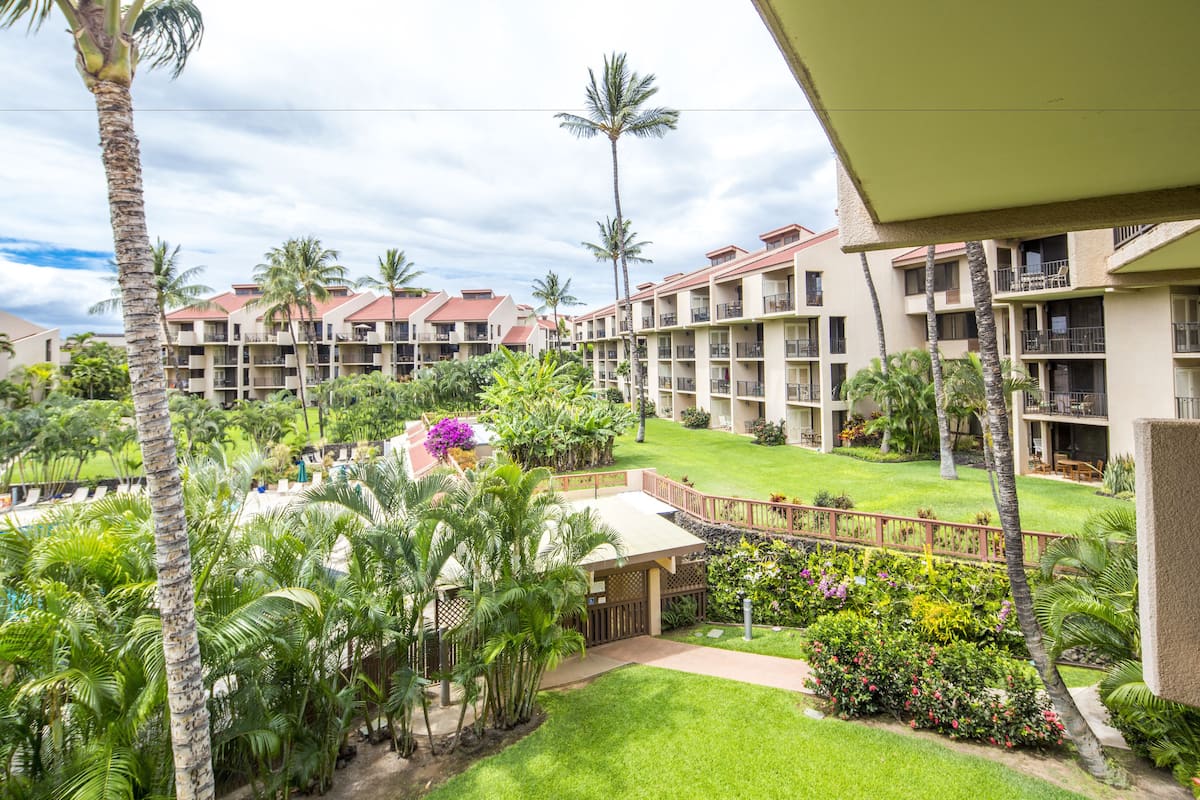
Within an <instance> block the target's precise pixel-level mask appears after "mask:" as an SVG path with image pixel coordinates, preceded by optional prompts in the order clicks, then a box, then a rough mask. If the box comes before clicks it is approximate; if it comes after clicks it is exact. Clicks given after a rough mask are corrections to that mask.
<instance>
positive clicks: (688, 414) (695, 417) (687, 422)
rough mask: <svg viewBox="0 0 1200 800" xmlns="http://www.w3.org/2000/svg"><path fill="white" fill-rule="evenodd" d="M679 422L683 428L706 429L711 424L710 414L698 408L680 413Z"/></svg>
mask: <svg viewBox="0 0 1200 800" xmlns="http://www.w3.org/2000/svg"><path fill="white" fill-rule="evenodd" d="M679 421H680V422H681V423H682V424H683V427H685V428H707V427H708V424H709V423H710V422H712V414H710V413H708V412H707V411H705V410H704V409H703V408H700V407H699V406H692V407H691V408H685V409H684V410H683V411H682V412H680V414H679Z"/></svg>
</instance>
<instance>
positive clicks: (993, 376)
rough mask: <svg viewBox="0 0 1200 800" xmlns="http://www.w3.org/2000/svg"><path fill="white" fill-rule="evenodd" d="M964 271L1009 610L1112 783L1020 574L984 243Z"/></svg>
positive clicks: (971, 252)
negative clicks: (980, 376) (989, 441)
mask: <svg viewBox="0 0 1200 800" xmlns="http://www.w3.org/2000/svg"><path fill="white" fill-rule="evenodd" d="M967 265H968V267H969V269H970V273H971V291H972V293H973V294H974V296H975V297H974V299H975V320H976V323H977V327H978V328H979V359H980V365H981V368H982V369H981V371H982V374H983V383H984V395H985V398H986V408H987V420H988V425H987V427H986V428H985V431H984V432H985V435H987V434H989V433H990V435H991V438H992V448H993V458H994V461H995V468H996V470H995V471H996V484H997V486H996V492H997V494H996V510H997V512H998V513H999V515H1000V525H1001V527H1002V528H1003V531H1004V560H1005V565H1006V567H1007V572H1008V581H1009V586H1010V589H1011V591H1012V598H1013V608H1014V609H1015V610H1016V612H1017V622H1018V624H1019V625H1020V627H1021V633H1022V635H1023V636H1024V638H1025V646H1026V647H1027V648H1028V650H1029V655H1030V658H1032V659H1033V663H1034V665H1035V666H1036V667H1037V671H1038V674H1039V675H1040V676H1041V678H1042V683H1043V684H1045V686H1046V693H1047V694H1048V695H1049V696H1050V701H1051V702H1052V703H1054V707H1055V708H1056V709H1057V710H1058V713H1059V716H1060V717H1061V718H1062V720H1063V725H1064V726H1065V727H1066V729H1067V733H1068V734H1070V736H1071V741H1072V742H1073V743H1074V744H1075V747H1076V749H1077V750H1078V752H1079V757H1080V759H1082V761H1083V765H1084V767H1085V768H1086V769H1087V771H1088V772H1089V773H1091V775H1092V776H1093V777H1095V778H1097V779H1099V780H1106V779H1109V778H1111V777H1113V776H1112V775H1110V772H1109V767H1108V764H1107V763H1106V761H1105V758H1104V751H1103V749H1101V747H1100V740H1099V739H1097V738H1096V734H1095V733H1094V732H1093V731H1092V729H1091V727H1090V726H1089V725H1088V722H1087V719H1085V718H1084V716H1083V714H1081V713H1080V712H1079V707H1078V706H1076V705H1075V699H1074V698H1073V697H1072V696H1071V693H1070V691H1068V690H1067V685H1066V684H1065V683H1064V682H1063V679H1062V676H1061V675H1059V674H1058V669H1057V667H1055V665H1054V662H1053V661H1052V660H1051V658H1050V654H1049V652H1048V651H1047V649H1046V642H1045V640H1044V639H1043V637H1042V628H1041V625H1039V624H1038V620H1037V616H1036V615H1035V613H1034V608H1033V594H1032V593H1031V592H1030V589H1029V578H1028V576H1027V575H1026V574H1025V542H1024V539H1023V538H1022V536H1021V510H1020V506H1019V504H1018V502H1017V480H1016V474H1015V472H1014V470H1013V449H1012V436H1011V434H1010V433H1009V430H1008V406H1007V401H1006V400H1005V395H1004V380H1003V375H1002V373H1001V366H1000V349H999V345H998V343H997V337H996V317H995V314H994V313H993V310H992V286H991V284H990V283H989V282H988V265H987V256H986V255H985V254H984V251H983V243H982V242H978V241H972V242H967Z"/></svg>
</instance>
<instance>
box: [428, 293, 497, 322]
mask: <svg viewBox="0 0 1200 800" xmlns="http://www.w3.org/2000/svg"><path fill="white" fill-rule="evenodd" d="M504 300H505V298H504V297H503V296H501V297H492V298H490V299H487V300H469V299H466V298H463V297H454V298H451V299H450V300H449V301H447V302H446V303H445V304H444V305H443V306H442V307H441V308H439V309H438V310H437V311H435V312H433V313H432V314H430V315H429V316H428V317H427V318H426V319H427V320H428V321H429V322H456V321H459V322H482V321H484V320H486V319H487V318H488V317H489V316H490V315H491V313H492V312H493V311H495V310H496V308H497V307H498V306H499V305H500V304H501V303H502V302H504Z"/></svg>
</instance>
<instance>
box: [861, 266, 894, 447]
mask: <svg viewBox="0 0 1200 800" xmlns="http://www.w3.org/2000/svg"><path fill="white" fill-rule="evenodd" d="M858 258H859V261H861V262H862V271H863V278H864V279H865V280H866V282H867V294H869V295H870V296H871V310H872V311H873V312H874V314H875V337H876V339H877V340H878V342H879V368H880V370H882V372H883V379H884V381H885V382H886V381H887V371H888V352H887V337H886V336H885V335H884V331H883V309H882V308H880V306H879V294H878V293H877V292H876V291H875V278H873V277H872V276H871V265H870V264H869V263H867V254H866V253H859V254H858ZM884 413H885V414H886V413H888V409H887V408H886V407H885V408H884ZM891 442H892V432H891V431H890V430H887V429H885V430H884V431H883V441H881V442H880V443H879V452H881V453H887V452H888V451H889V450H891Z"/></svg>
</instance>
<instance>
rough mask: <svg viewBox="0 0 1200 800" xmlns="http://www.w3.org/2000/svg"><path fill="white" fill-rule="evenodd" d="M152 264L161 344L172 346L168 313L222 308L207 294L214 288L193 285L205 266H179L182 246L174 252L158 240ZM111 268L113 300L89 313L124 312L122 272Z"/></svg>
mask: <svg viewBox="0 0 1200 800" xmlns="http://www.w3.org/2000/svg"><path fill="white" fill-rule="evenodd" d="M150 258H151V264H152V268H153V271H154V289H155V292H156V293H157V305H158V324H159V325H160V327H161V329H162V343H163V344H164V345H168V344H170V343H171V333H170V330H169V329H168V328H167V312H168V311H171V310H172V309H176V308H194V309H196V310H207V309H220V306H218V305H216V304H215V303H213V302H212V301H210V300H207V299H205V295H209V294H212V291H213V290H212V289H211V288H209V287H208V286H205V285H204V284H202V283H194V281H195V280H196V279H197V278H198V277H199V276H200V273H201V272H203V271H204V267H199V266H198V267H189V268H188V269H181V267H180V264H179V245H176V246H175V249H173V250H172V249H171V245H170V244H169V243H167V242H164V241H163V240H162V239H157V240H156V241H155V243H154V246H153V247H152V248H150ZM110 266H111V268H112V272H113V274H112V276H111V277H110V278H109V280H111V281H112V284H113V289H112V297H110V298H109V299H107V300H101V301H100V302H99V303H96V304H94V305H92V306H90V307H89V308H88V313H89V314H112V313H114V312H117V311H120V310H121V284H120V280H119V277H120V275H119V270H118V269H117V265H116V264H115V263H112V264H110Z"/></svg>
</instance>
